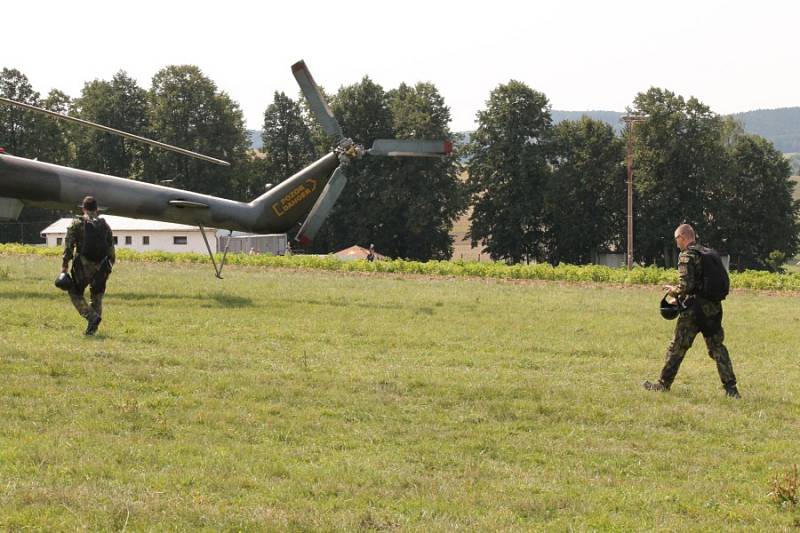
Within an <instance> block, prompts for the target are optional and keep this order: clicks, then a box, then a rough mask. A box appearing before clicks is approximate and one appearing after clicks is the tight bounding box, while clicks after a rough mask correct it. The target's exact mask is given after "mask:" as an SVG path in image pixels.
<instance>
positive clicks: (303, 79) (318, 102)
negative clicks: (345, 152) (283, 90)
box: [292, 60, 344, 139]
mask: <svg viewBox="0 0 800 533" xmlns="http://www.w3.org/2000/svg"><path fill="white" fill-rule="evenodd" d="M292 74H294V78H295V79H296V80H297V83H298V84H299V85H300V89H301V90H302V91H303V95H304V96H305V97H306V100H308V105H309V107H311V112H312V113H314V116H315V117H316V119H317V120H318V121H319V123H320V124H321V125H322V129H323V130H324V131H325V133H327V134H328V135H332V136H334V137H336V138H337V139H341V138H342V137H343V136H344V135H343V134H342V128H341V127H340V126H339V123H338V122H337V121H336V118H335V117H334V116H333V112H332V111H331V108H330V107H328V104H327V103H326V102H325V99H324V98H323V97H322V91H320V89H319V86H318V85H317V84H316V82H315V81H314V78H312V77H311V72H310V71H309V70H308V67H307V66H306V63H305V61H303V60H300V61H298V62H297V63H295V64H294V65H292Z"/></svg>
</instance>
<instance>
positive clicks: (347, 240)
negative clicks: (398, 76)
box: [313, 77, 396, 255]
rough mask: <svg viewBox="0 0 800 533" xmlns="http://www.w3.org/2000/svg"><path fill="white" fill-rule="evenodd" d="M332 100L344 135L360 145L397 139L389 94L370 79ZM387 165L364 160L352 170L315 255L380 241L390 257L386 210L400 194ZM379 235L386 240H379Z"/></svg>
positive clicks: (374, 159) (375, 159) (382, 160)
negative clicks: (393, 126) (393, 133)
mask: <svg viewBox="0 0 800 533" xmlns="http://www.w3.org/2000/svg"><path fill="white" fill-rule="evenodd" d="M330 101H331V109H332V111H333V113H334V115H335V116H336V120H337V121H338V122H339V124H340V125H341V127H342V130H343V132H344V135H345V136H346V137H349V138H351V139H353V140H354V141H355V142H356V143H358V144H362V145H364V146H367V147H369V146H371V144H372V141H373V140H374V139H378V138H391V137H392V116H391V112H390V111H389V107H388V100H387V96H386V92H385V91H384V90H383V87H381V86H380V85H378V84H376V83H374V82H373V81H372V80H370V79H369V78H368V77H364V78H363V79H362V80H361V82H359V83H357V84H354V85H349V86H345V87H342V88H341V89H339V91H338V92H337V94H336V95H335V96H334V97H333V98H331V99H330ZM319 138H320V139H324V138H325V137H319ZM321 148H323V149H324V147H321ZM330 148H331V147H330V146H328V147H327V150H329V149H330ZM387 164H389V162H388V161H387V160H386V158H378V157H364V158H363V159H360V160H357V161H355V162H353V163H352V164H351V165H349V166H348V167H347V178H348V181H347V187H346V188H345V189H344V191H343V192H342V195H341V196H340V197H339V200H338V202H337V203H336V205H335V207H334V208H333V210H331V213H330V215H329V217H328V219H327V221H326V222H325V224H323V226H322V227H321V228H320V231H319V233H318V234H317V237H316V239H315V241H314V247H313V249H314V250H315V251H319V252H328V251H331V250H338V249H340V248H342V247H345V246H350V245H352V244H354V243H360V244H362V245H368V244H369V243H370V242H374V243H375V244H376V247H377V248H378V250H379V251H380V252H382V253H384V252H385V253H389V251H388V250H387V249H385V248H382V245H383V243H384V242H386V243H388V242H389V239H391V238H392V236H393V234H394V232H392V233H388V232H387V231H386V230H384V228H383V221H384V220H386V219H387V216H388V212H385V211H384V209H385V208H386V207H387V206H388V205H389V204H390V203H391V202H392V201H393V198H392V196H393V195H394V194H395V192H396V191H394V190H393V188H392V186H391V174H390V173H389V172H388V169H387V166H386V165H387ZM377 236H383V238H385V239H386V241H384V240H383V238H382V239H376V237H377ZM376 241H377V242H376ZM390 255H391V253H390Z"/></svg>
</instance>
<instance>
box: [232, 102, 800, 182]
mask: <svg viewBox="0 0 800 533" xmlns="http://www.w3.org/2000/svg"><path fill="white" fill-rule="evenodd" d="M550 114H551V116H552V117H553V122H554V123H556V124H557V123H559V122H561V121H563V120H579V119H580V118H581V116H583V115H586V116H588V117H590V118H593V119H595V120H602V121H603V122H606V123H608V124H610V125H611V126H612V127H613V128H614V130H615V131H617V132H618V133H619V132H620V131H622V127H623V123H622V122H621V121H620V119H621V118H622V116H623V115H624V114H625V113H623V112H621V111H559V110H556V109H553V110H552V111H550ZM731 116H732V117H734V118H735V119H737V120H739V121H740V122H741V123H742V125H743V126H744V130H745V131H746V132H747V133H754V134H756V135H761V136H762V137H764V138H766V139H768V140H770V141H772V144H774V145H775V148H776V149H777V150H779V151H781V152H784V153H787V154H791V153H794V152H800V107H784V108H780V109H759V110H756V111H747V112H745V113H734V114H733V115H731ZM247 133H248V135H249V136H250V143H251V145H252V147H253V148H255V149H257V150H260V149H261V147H262V143H261V132H260V131H257V130H247ZM460 133H461V135H463V136H464V139H463V141H462V142H465V143H466V142H469V138H470V132H468V131H465V132H460ZM794 161H795V162H793V166H794V168H796V169H798V170H795V172H800V157H796V158H795V160H794Z"/></svg>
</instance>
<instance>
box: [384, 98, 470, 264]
mask: <svg viewBox="0 0 800 533" xmlns="http://www.w3.org/2000/svg"><path fill="white" fill-rule="evenodd" d="M387 96H388V100H389V109H390V111H391V113H392V129H393V134H394V136H395V137H398V138H403V139H452V137H453V134H452V132H451V131H450V129H449V127H448V125H449V123H450V109H449V108H448V107H447V106H446V105H445V102H444V98H442V96H441V95H440V94H439V91H438V90H437V89H436V87H435V86H434V85H433V84H431V83H417V84H416V85H415V86H413V87H411V86H409V85H406V84H401V85H400V87H398V88H397V89H395V90H392V91H390V92H389V93H388V95H387ZM458 170H459V169H458V164H457V160H456V159H455V158H453V157H450V158H417V157H414V158H397V159H396V160H394V161H392V160H389V161H386V171H388V172H389V173H390V175H391V176H390V185H391V187H392V189H393V190H394V194H393V195H391V204H390V205H391V208H390V206H386V205H385V207H387V209H386V210H385V211H384V213H385V219H384V220H382V223H383V228H384V231H383V232H381V234H379V235H376V236H375V237H374V238H372V239H370V241H376V244H379V245H380V247H379V249H382V250H386V251H387V252H388V253H389V254H390V255H394V256H395V257H407V258H411V259H417V260H423V261H424V260H428V259H432V258H435V259H449V258H450V257H451V256H452V255H453V237H452V236H451V235H450V231H451V230H452V228H453V222H454V221H455V220H456V219H457V218H458V217H459V216H460V215H461V213H463V212H464V210H465V209H466V203H467V195H466V187H465V186H464V185H463V184H462V182H461V181H460V180H459V178H458ZM390 222H391V224H390ZM388 233H391V234H392V238H391V239H388V237H389V235H388ZM387 240H388V242H387Z"/></svg>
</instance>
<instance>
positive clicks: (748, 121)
mask: <svg viewBox="0 0 800 533" xmlns="http://www.w3.org/2000/svg"><path fill="white" fill-rule="evenodd" d="M732 116H733V117H734V118H735V119H737V120H739V121H740V122H741V123H742V125H743V126H744V130H745V131H746V132H747V133H755V134H756V135H761V136H762V137H765V138H767V139H769V140H770V141H772V144H774V145H775V148H776V149H777V150H780V151H781V152H785V153H791V152H800V107H784V108H781V109H759V110H757V111H747V112H746V113H734V114H733V115H732Z"/></svg>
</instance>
